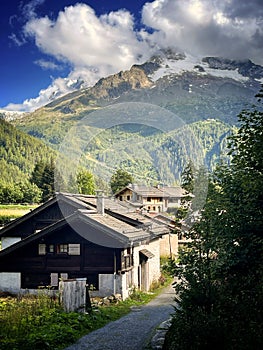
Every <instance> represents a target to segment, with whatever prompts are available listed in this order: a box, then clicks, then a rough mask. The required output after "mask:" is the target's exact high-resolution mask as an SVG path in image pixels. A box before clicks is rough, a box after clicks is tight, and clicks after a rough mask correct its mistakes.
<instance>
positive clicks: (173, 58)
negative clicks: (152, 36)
mask: <svg viewBox="0 0 263 350" xmlns="http://www.w3.org/2000/svg"><path fill="white" fill-rule="evenodd" d="M262 82H263V67H261V66H259V65H256V64H254V63H253V62H251V61H250V60H230V59H225V58H218V57H204V58H201V59H199V58H195V57H192V56H190V55H186V54H183V53H177V52H174V51H173V50H171V49H167V50H162V51H160V52H159V53H158V54H156V55H155V56H153V57H152V58H151V59H150V60H148V61H147V62H145V63H144V64H141V65H134V66H132V67H131V69H130V70H128V71H121V72H119V73H117V74H113V75H111V76H108V77H105V78H102V79H100V80H99V81H98V82H97V83H96V84H95V85H94V86H93V87H89V88H84V89H83V88H82V89H79V90H76V91H74V92H72V93H70V94H67V95H65V96H63V97H60V98H57V99H55V100H54V101H52V102H51V103H49V104H48V105H46V106H44V107H43V108H40V109H38V110H36V111H35V112H33V113H30V114H28V115H26V116H24V117H23V118H18V119H15V120H13V121H12V122H13V123H14V124H15V125H16V126H17V127H18V128H20V129H21V130H23V131H24V132H27V133H28V134H30V135H32V136H35V137H37V138H40V139H42V140H44V141H45V142H46V143H47V144H49V145H51V146H52V147H53V148H55V149H59V147H60V145H61V143H62V142H63V140H64V137H65V135H66V133H67V132H68V131H69V130H70V129H71V127H72V126H73V125H76V122H81V121H82V120H83V119H85V126H84V127H83V134H84V133H87V134H89V133H90V134H91V135H96V134H97V136H96V139H95V138H94V139H93V141H92V142H91V143H90V144H89V145H87V147H86V149H82V148H81V147H82V146H80V145H77V144H75V145H74V147H75V148H76V149H78V148H79V149H81V151H82V152H83V153H84V154H85V156H84V157H82V158H83V159H82V162H83V163H84V164H85V165H86V166H88V167H90V168H91V169H92V170H94V171H95V172H96V171H98V172H99V173H102V174H103V176H104V177H105V178H108V176H109V174H110V173H111V172H112V171H113V169H116V168H117V167H119V166H121V167H126V168H127V167H129V169H131V170H132V171H134V172H135V173H136V174H140V173H141V175H140V176H146V177H149V178H154V179H155V180H158V181H160V180H161V179H164V177H165V176H166V178H167V182H168V181H169V182H171V181H174V180H175V179H176V177H177V178H178V174H179V173H180V172H181V171H182V168H183V167H184V166H185V164H186V162H187V161H188V160H189V159H190V158H193V157H197V158H198V157H199V158H200V157H201V158H203V159H204V162H205V164H206V165H207V166H208V167H209V168H213V167H214V166H215V164H216V162H217V161H218V159H219V153H220V152H219V151H222V150H225V148H226V143H227V141H226V137H227V135H229V133H230V131H231V130H233V128H234V126H235V125H236V124H237V115H238V114H239V113H240V112H241V110H242V109H244V108H247V107H248V106H251V104H252V103H255V100H254V96H255V94H256V93H257V92H258V91H259V89H260V85H261V83H262ZM80 86H83V84H80ZM126 105H127V108H128V107H129V108H130V107H131V106H136V108H134V111H133V113H134V115H132V112H130V111H129V113H130V114H129V117H127V125H126V127H121V128H119V127H118V126H117V127H116V128H115V126H114V123H113V121H114V117H115V115H114V113H115V112H116V108H117V107H118V106H126ZM140 106H141V107H142V108H141V109H140ZM151 106H156V108H157V107H158V108H159V109H160V107H161V108H162V109H164V110H165V111H168V112H169V113H173V115H174V118H177V119H178V120H180V121H181V123H182V125H183V124H184V125H188V126H189V129H188V134H189V133H190V134H192V133H194V135H195V138H196V140H197V141H196V142H197V144H198V145H199V146H200V147H201V148H200V147H199V146H198V147H197V148H199V155H197V154H195V145H194V143H192V144H190V141H191V142H192V140H189V141H187V140H188V138H189V135H190V134H189V135H188V136H187V135H185V134H182V135H181V136H178V135H180V130H176V131H174V133H173V132H172V130H171V133H168V134H167V133H164V134H162V135H161V133H160V132H158V130H157V131H156V130H153V129H152V130H150V131H148V132H147V133H145V130H144V131H143V132H142V128H141V126H137V129H134V126H132V125H131V124H132V122H133V121H134V120H138V115H140V116H141V119H142V120H144V121H145V123H144V124H147V118H148V117H146V116H147V115H148V114H147V113H146V112H147V108H148V109H150V107H151ZM115 107H116V108H115ZM107 110H108V113H106V112H105V111H107ZM93 112H94V113H93ZM100 112H101V115H100ZM121 113H123V114H124V115H125V108H124V110H122V111H121ZM145 113H146V114H145ZM148 113H149V112H148ZM144 114H145V118H144V119H143V117H144ZM99 118H101V119H103V118H104V121H107V122H109V123H108V124H107V123H104V124H105V125H110V122H112V123H113V124H112V126H113V128H112V130H106V129H107V128H108V127H109V126H108V127H106V126H105V127H102V126H103V125H104V124H103V123H98V121H99ZM106 119H107V120H106ZM116 120H119V119H118V118H117V119H116ZM165 123H166V121H165V119H164V120H163V125H164V127H165ZM161 124H162V123H161ZM98 129H99V131H98ZM159 131H160V130H159ZM118 133H119V134H118ZM172 134H173V135H172ZM120 135H122V137H123V138H122V139H124V140H129V142H128V144H127V142H126V143H125V144H123V143H122V142H120V140H121V137H120ZM160 135H161V136H160ZM171 135H172V136H171ZM94 137H95V136H94ZM178 138H179V139H180V140H186V141H187V142H188V145H187V146H185V145H184V148H187V147H188V148H189V149H190V150H191V152H192V154H187V152H185V150H183V148H182V149H181V150H180V142H178ZM192 139H193V138H192ZM107 140H108V141H107ZM109 140H110V141H109ZM135 140H136V141H135ZM175 140H176V141H175ZM134 142H135V144H134ZM116 143H117V144H119V147H117V150H118V151H116V149H114V148H113V144H114V146H115V144H116ZM120 145H122V146H121V147H120ZM178 145H179V146H178ZM91 146H92V147H91ZM113 150H114V151H113ZM131 150H133V151H132V152H131ZM223 157H225V156H224V155H223ZM175 158H176V161H174V159H175ZM134 160H136V161H134ZM102 164H103V167H102V166H101V165H102ZM98 165H99V168H100V169H99V170H96V166H98ZM107 169H108V170H107ZM160 169H162V171H161V173H160ZM140 176H139V177H140Z"/></svg>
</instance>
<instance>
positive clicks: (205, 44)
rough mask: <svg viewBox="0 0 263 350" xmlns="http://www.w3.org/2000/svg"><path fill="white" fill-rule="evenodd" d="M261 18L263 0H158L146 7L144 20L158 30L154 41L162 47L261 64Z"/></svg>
mask: <svg viewBox="0 0 263 350" xmlns="http://www.w3.org/2000/svg"><path fill="white" fill-rule="evenodd" d="M262 15H263V3H262V1H261V0H252V1H249V2H248V1H242V0H221V1H214V0H180V1H179V0H178V1H174V0H155V1H154V2H152V3H147V4H145V6H144V8H143V11H142V20H143V22H144V24H146V25H147V26H149V27H151V28H154V29H155V32H154V33H153V34H152V35H151V40H152V41H153V42H155V43H157V44H158V45H159V46H161V47H165V46H169V45H170V46H176V47H180V48H181V49H182V50H183V51H187V52H190V53H192V54H196V55H202V56H205V55H215V56H225V57H230V58H251V59H252V60H254V61H255V62H256V63H261V64H262V63H263V58H262V35H263V16H262ZM260 40H261V43H260V44H259V42H260Z"/></svg>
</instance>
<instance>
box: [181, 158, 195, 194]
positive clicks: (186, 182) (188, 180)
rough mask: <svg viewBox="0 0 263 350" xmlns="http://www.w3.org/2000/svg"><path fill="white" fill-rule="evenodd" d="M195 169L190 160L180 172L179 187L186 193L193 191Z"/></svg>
mask: <svg viewBox="0 0 263 350" xmlns="http://www.w3.org/2000/svg"><path fill="white" fill-rule="evenodd" d="M195 173H196V168H195V166H194V163H193V162H192V161H191V160H190V161H189V163H188V164H187V166H186V167H185V168H184V170H183V171H182V175H181V186H182V188H183V189H185V190H186V191H187V192H188V193H193V191H194V179H195Z"/></svg>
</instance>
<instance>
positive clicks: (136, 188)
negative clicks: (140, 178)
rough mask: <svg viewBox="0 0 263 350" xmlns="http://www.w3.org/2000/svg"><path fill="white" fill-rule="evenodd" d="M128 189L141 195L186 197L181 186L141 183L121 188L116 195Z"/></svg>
mask: <svg viewBox="0 0 263 350" xmlns="http://www.w3.org/2000/svg"><path fill="white" fill-rule="evenodd" d="M127 189H129V190H131V191H132V192H134V193H136V194H137V195H140V196H142V197H156V198H174V197H178V198H180V197H184V196H185V195H186V192H185V190H184V189H182V188H181V187H180V186H163V187H154V186H141V185H128V186H126V187H124V188H122V189H121V190H119V191H118V192H117V193H116V194H115V196H117V195H120V194H121V193H123V192H124V191H126V190H127Z"/></svg>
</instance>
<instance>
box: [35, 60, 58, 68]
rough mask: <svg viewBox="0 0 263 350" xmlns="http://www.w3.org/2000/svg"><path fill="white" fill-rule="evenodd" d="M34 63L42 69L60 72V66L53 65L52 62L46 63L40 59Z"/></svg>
mask: <svg viewBox="0 0 263 350" xmlns="http://www.w3.org/2000/svg"><path fill="white" fill-rule="evenodd" d="M34 63H35V64H36V65H38V66H40V67H41V68H42V69H44V70H45V69H51V70H62V69H63V68H62V66H61V65H59V64H57V63H54V62H51V61H47V60H44V59H40V60H36V61H34Z"/></svg>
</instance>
